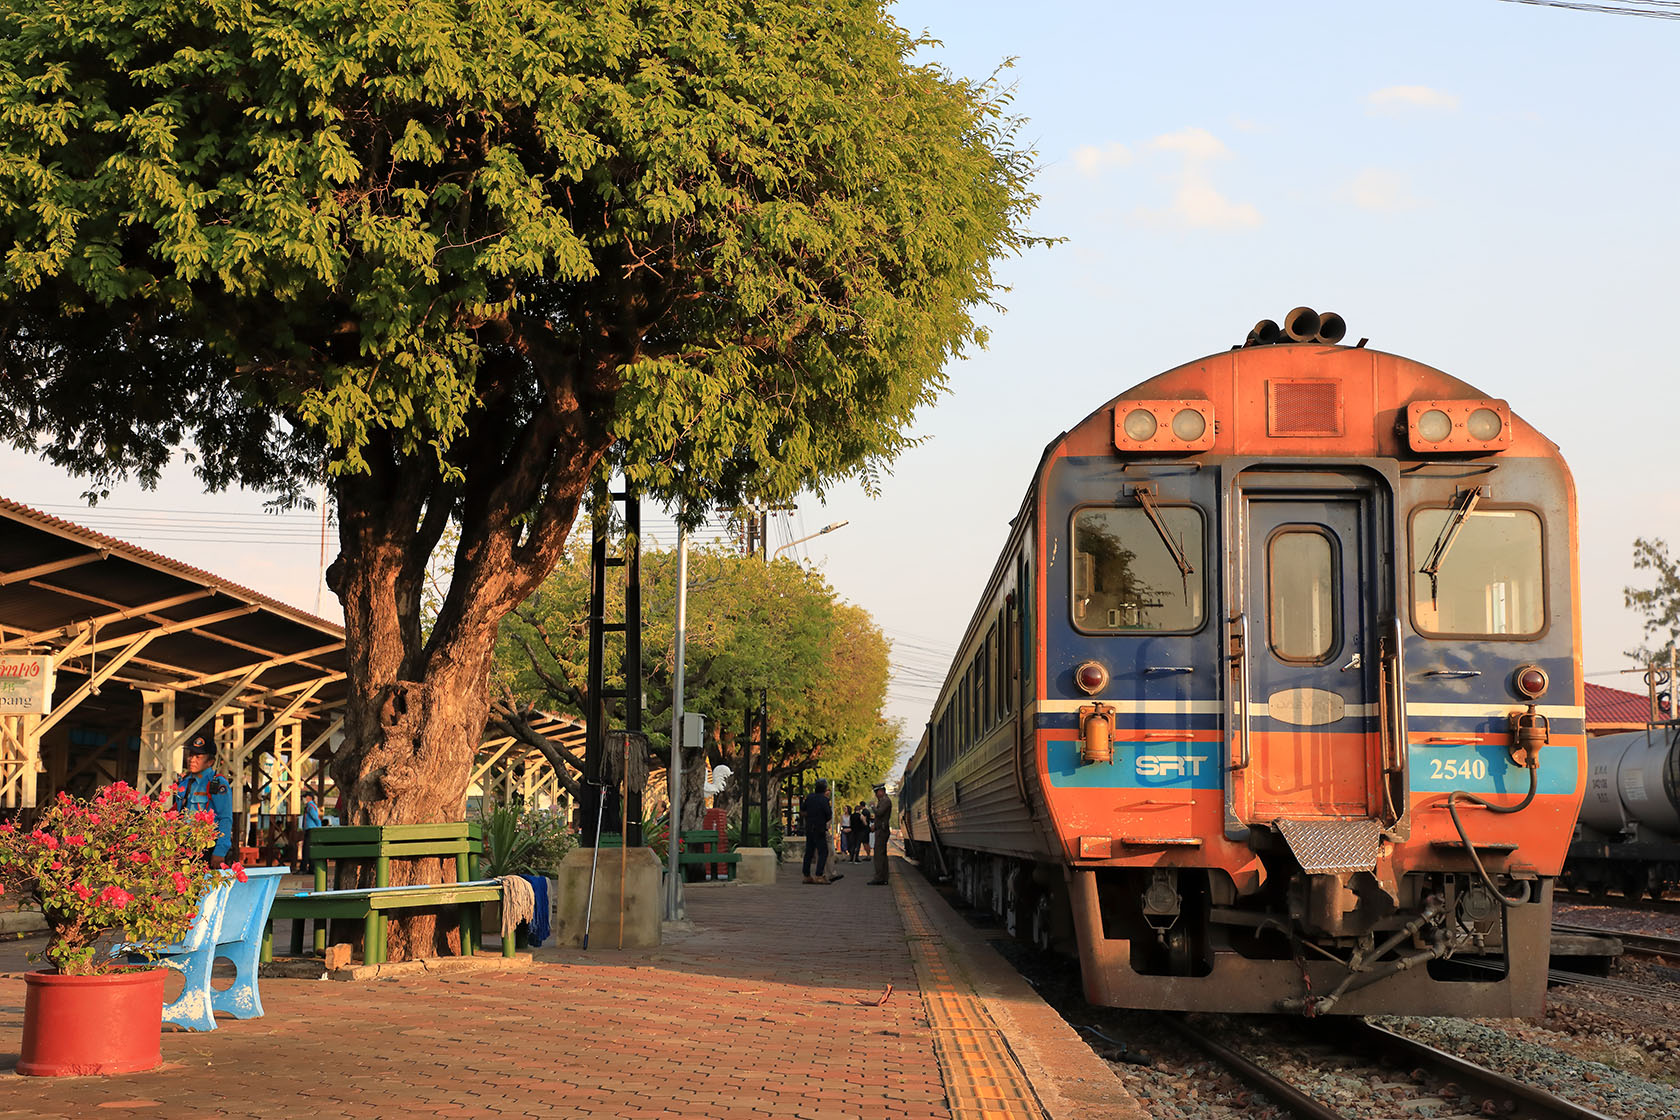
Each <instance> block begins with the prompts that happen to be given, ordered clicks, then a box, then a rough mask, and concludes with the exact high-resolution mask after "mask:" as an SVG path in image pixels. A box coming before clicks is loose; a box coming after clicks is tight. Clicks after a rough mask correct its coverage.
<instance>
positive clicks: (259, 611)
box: [0, 498, 345, 718]
mask: <svg viewBox="0 0 1680 1120" xmlns="http://www.w3.org/2000/svg"><path fill="white" fill-rule="evenodd" d="M148 633H152V634H153V637H152V639H151V640H150V642H149V643H148V644H147V645H146V647H145V648H144V649H143V650H142V651H141V652H139V653H138V654H136V655H134V656H133V658H132V659H131V660H130V661H129V662H128V663H127V664H125V665H124V666H123V667H122V668H121V670H120V671H119V673H118V675H117V676H116V677H114V678H113V679H114V680H116V681H119V682H122V683H126V684H129V685H131V686H133V687H135V688H140V689H155V688H174V689H177V690H179V691H180V692H182V693H185V694H196V695H199V696H202V697H203V698H204V699H205V700H206V701H209V700H211V699H213V698H215V697H218V696H220V695H221V694H222V693H223V692H225V691H226V690H227V689H228V688H229V687H231V686H232V684H233V683H234V682H235V681H236V680H238V678H240V677H241V676H243V675H244V674H245V673H246V672H249V671H250V670H251V669H252V668H253V667H255V666H258V665H265V664H266V666H267V667H266V668H264V669H263V670H262V672H261V673H260V675H259V676H258V677H257V678H256V679H255V680H253V681H252V682H251V684H250V685H249V686H248V687H247V688H246V689H245V690H243V691H242V692H241V694H240V695H239V696H238V697H237V698H236V699H235V700H234V701H233V702H234V703H237V704H239V705H240V706H242V707H247V708H258V709H270V710H274V709H279V708H282V707H284V706H285V705H286V704H288V703H289V702H290V699H291V698H292V697H293V696H295V695H296V694H297V693H299V692H300V691H303V690H306V689H308V688H309V687H311V686H312V685H314V684H316V683H317V682H324V683H321V684H320V687H319V689H318V691H317V692H316V693H315V695H314V696H313V697H311V698H310V700H309V702H308V704H307V705H306V706H305V707H303V708H302V709H300V710H299V711H298V712H297V713H296V714H297V715H299V716H302V717H305V718H308V717H310V716H319V715H324V714H325V713H326V712H327V711H328V710H330V709H333V708H337V707H339V706H341V705H342V704H343V702H344V696H345V685H344V630H343V628H342V627H340V626H338V625H335V624H334V623H331V622H328V621H327V620H326V619H322V618H317V617H315V616H314V615H311V614H309V613H308V612H306V611H301V610H298V609H297V608H295V607H292V606H290V605H288V604H286V603H282V602H280V601H279V600H277V599H274V598H271V597H269V596H267V595H264V594H262V593H260V592H258V591H253V590H252V589H250V588H248V587H244V586H242V585H240V584H238V583H235V582H234V581H232V580H229V579H225V578H223V577H221V576H218V575H215V574H213V573H210V572H207V571H205V570H203V569H202V568H197V567H194V566H193V565H191V564H185V563H182V562H181V561H179V560H174V559H171V558H170V557H167V556H162V555H160V554H158V553H156V552H153V551H151V550H149V549H145V548H141V547H139V546H138V545H134V544H131V543H129V542H127V541H123V540H118V539H117V538H115V537H110V536H107V535H105V534H104V533H99V532H95V531H94V530H92V529H87V528H84V527H83V526H80V525H76V524H73V523H72V522H69V521H66V520H64V519H63V518H60V517H54V516H53V515H51V514H48V513H42V512H41V511H39V510H35V509H31V508H29V507H28V506H26V505H23V504H21V503H19V502H15V501H12V500H10V499H7V498H0V649H5V650H8V651H19V650H24V649H28V650H33V651H39V652H47V651H52V652H55V653H60V652H61V651H65V650H67V649H69V651H70V652H69V653H68V655H62V654H61V656H62V660H61V663H60V666H59V668H60V672H62V673H67V674H70V675H72V676H75V675H81V676H87V675H90V674H91V673H93V672H94V671H96V670H97V668H98V666H99V665H100V664H101V663H102V662H105V663H108V662H109V661H110V660H111V659H112V658H113V657H115V656H117V655H118V654H119V653H121V652H122V651H123V650H124V649H125V648H127V647H129V646H130V645H131V644H132V643H133V642H134V641H136V640H137V639H139V638H141V637H142V636H145V635H146V634H148ZM78 646H79V648H76V647H78Z"/></svg>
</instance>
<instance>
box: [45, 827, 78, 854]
mask: <svg viewBox="0 0 1680 1120" xmlns="http://www.w3.org/2000/svg"><path fill="white" fill-rule="evenodd" d="M77 839H78V840H79V839H80V837H77ZM65 842H66V843H68V842H69V838H68V837H66V838H65ZM41 847H43V848H45V849H46V850H47V851H49V852H56V851H57V850H58V841H57V840H55V839H54V838H53V837H52V836H50V835H49V834H47V833H45V832H43V833H41Z"/></svg>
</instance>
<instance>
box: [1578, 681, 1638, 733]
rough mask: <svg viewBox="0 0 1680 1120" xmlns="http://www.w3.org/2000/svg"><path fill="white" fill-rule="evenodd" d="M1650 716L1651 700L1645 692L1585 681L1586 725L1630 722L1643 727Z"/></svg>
mask: <svg viewBox="0 0 1680 1120" xmlns="http://www.w3.org/2000/svg"><path fill="white" fill-rule="evenodd" d="M1636 679H1637V678H1636ZM1650 718H1651V700H1650V697H1648V696H1647V695H1646V694H1645V693H1643V692H1628V691H1626V690H1624V689H1620V688H1605V687H1604V686H1603V685H1601V684H1593V683H1592V682H1591V681H1588V682H1587V726H1588V727H1591V726H1593V725H1594V724H1599V723H1615V724H1628V723H1631V724H1634V725H1636V726H1639V727H1643V726H1645V723H1646V721H1647V720H1649V719H1650Z"/></svg>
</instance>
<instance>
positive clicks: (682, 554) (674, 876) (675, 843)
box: [665, 523, 688, 921]
mask: <svg viewBox="0 0 1680 1120" xmlns="http://www.w3.org/2000/svg"><path fill="white" fill-rule="evenodd" d="M687 628H688V530H686V529H684V528H682V526H681V524H680V523H679V525H678V527H677V632H676V656H677V664H676V673H675V676H674V678H673V680H674V684H673V687H672V694H671V765H670V766H668V767H666V769H665V782H666V785H665V796H666V798H667V799H668V800H669V801H670V803H671V804H670V808H669V809H668V810H667V813H668V817H667V819H668V820H669V821H670V824H669V826H668V827H667V828H666V832H668V833H669V834H670V840H669V846H668V849H667V855H668V858H667V859H666V861H665V866H666V868H667V869H668V871H669V874H668V875H666V882H665V917H666V918H668V919H669V920H671V921H676V920H677V918H678V917H680V915H679V914H678V913H677V909H678V903H677V889H678V885H679V883H678V876H680V875H681V874H682V865H681V864H680V863H678V862H677V857H678V854H679V850H680V846H681V843H682V752H683V654H684V648H683V647H684V643H685V642H686V640H687Z"/></svg>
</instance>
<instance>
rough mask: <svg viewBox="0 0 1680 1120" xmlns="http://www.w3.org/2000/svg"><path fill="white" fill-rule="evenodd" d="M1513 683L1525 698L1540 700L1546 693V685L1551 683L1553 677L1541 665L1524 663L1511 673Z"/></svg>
mask: <svg viewBox="0 0 1680 1120" xmlns="http://www.w3.org/2000/svg"><path fill="white" fill-rule="evenodd" d="M1511 683H1512V684H1513V685H1515V686H1516V689H1517V691H1518V692H1520V693H1521V694H1522V695H1523V697H1524V698H1525V699H1528V700H1538V699H1540V697H1542V696H1544V695H1546V686H1547V685H1549V684H1551V679H1550V678H1549V677H1547V676H1546V670H1544V669H1542V668H1540V666H1538V665H1524V666H1522V667H1521V668H1519V669H1518V670H1517V671H1516V672H1515V673H1513V674H1512V675H1511Z"/></svg>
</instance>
